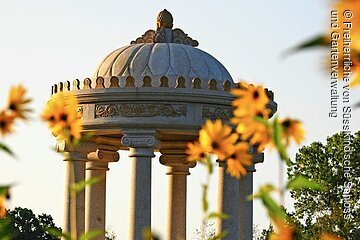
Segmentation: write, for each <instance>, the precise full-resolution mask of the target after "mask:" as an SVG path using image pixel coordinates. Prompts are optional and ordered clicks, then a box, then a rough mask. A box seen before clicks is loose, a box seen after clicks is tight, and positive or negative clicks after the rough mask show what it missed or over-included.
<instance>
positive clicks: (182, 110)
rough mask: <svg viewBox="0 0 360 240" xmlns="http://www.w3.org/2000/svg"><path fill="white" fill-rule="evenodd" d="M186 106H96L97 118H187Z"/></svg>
mask: <svg viewBox="0 0 360 240" xmlns="http://www.w3.org/2000/svg"><path fill="white" fill-rule="evenodd" d="M186 114H187V107H186V105H179V104H178V105H171V104H135V103H133V104H121V105H113V104H107V105H96V106H95V118H101V117H118V116H119V117H181V116H186Z"/></svg>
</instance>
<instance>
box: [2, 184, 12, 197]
mask: <svg viewBox="0 0 360 240" xmlns="http://www.w3.org/2000/svg"><path fill="white" fill-rule="evenodd" d="M10 187H11V186H10V185H5V186H0V196H1V195H2V196H6V195H7V194H8V192H9V189H10Z"/></svg>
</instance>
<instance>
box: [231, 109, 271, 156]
mask: <svg viewBox="0 0 360 240" xmlns="http://www.w3.org/2000/svg"><path fill="white" fill-rule="evenodd" d="M239 114H240V113H239ZM254 114H255V115H254V116H252V115H249V116H245V115H244V116H241V115H238V116H240V117H237V116H236V115H235V117H234V118H233V119H231V122H232V123H234V124H236V125H237V126H236V132H237V133H238V134H239V135H240V137H241V139H243V140H249V142H250V144H252V145H255V146H256V147H257V148H258V151H262V150H264V148H265V146H266V145H267V144H268V143H269V142H270V140H271V135H270V130H269V128H268V126H267V125H266V124H265V123H264V122H262V121H260V120H258V119H256V118H260V119H263V120H267V119H268V118H269V114H270V111H269V110H268V109H263V110H258V111H256V112H254Z"/></svg>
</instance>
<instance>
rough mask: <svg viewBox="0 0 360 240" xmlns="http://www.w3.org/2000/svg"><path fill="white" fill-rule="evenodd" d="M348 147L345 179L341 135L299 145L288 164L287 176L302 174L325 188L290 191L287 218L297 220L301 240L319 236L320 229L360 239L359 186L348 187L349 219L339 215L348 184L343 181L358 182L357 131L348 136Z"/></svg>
mask: <svg viewBox="0 0 360 240" xmlns="http://www.w3.org/2000/svg"><path fill="white" fill-rule="evenodd" d="M350 146H351V148H352V154H351V155H350V162H351V167H352V169H351V170H350V176H349V177H348V178H344V162H343V161H344V154H345V152H344V135H343V134H335V135H333V136H331V137H328V138H327V143H326V144H325V145H324V144H322V143H320V142H314V143H312V144H310V145H309V146H305V147H302V148H301V149H300V150H299V153H298V154H297V155H296V162H295V163H293V164H292V165H291V166H290V167H289V169H288V176H289V179H294V178H295V177H299V176H304V177H306V178H308V179H310V180H315V181H316V182H318V183H321V184H322V185H323V186H325V187H326V188H327V191H325V192H322V191H318V190H316V189H312V190H310V189H302V190H301V191H299V190H297V189H293V190H291V196H292V198H293V199H294V200H295V204H294V208H295V212H294V214H293V215H291V218H292V219H293V221H297V222H298V224H297V225H298V226H299V228H303V230H304V231H303V232H304V233H306V234H305V235H304V236H303V239H311V238H312V237H315V236H319V235H320V233H321V232H334V233H337V234H338V235H340V236H343V237H346V239H350V240H351V239H354V240H355V239H360V227H359V224H358V222H357V220H358V219H359V217H360V212H359V199H360V189H359V188H356V187H354V186H352V188H351V196H350V198H351V201H352V202H351V205H352V206H353V207H354V208H353V209H352V210H353V212H352V216H353V218H350V219H345V218H344V217H343V210H344V207H343V204H344V199H345V195H343V193H344V191H346V190H347V189H346V187H348V186H349V185H348V184H347V183H349V182H350V183H352V184H353V185H355V184H357V183H358V182H359V176H358V174H356V173H359V170H360V162H359V158H360V131H359V132H357V133H355V134H354V135H353V136H352V140H351V144H350ZM346 182H347V183H346Z"/></svg>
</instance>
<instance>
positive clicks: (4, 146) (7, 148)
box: [0, 142, 15, 157]
mask: <svg viewBox="0 0 360 240" xmlns="http://www.w3.org/2000/svg"><path fill="white" fill-rule="evenodd" d="M0 150H2V151H4V152H5V153H7V154H9V155H10V156H12V157H15V154H14V153H13V151H11V149H10V148H9V147H8V146H6V145H5V144H3V143H1V142H0Z"/></svg>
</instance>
